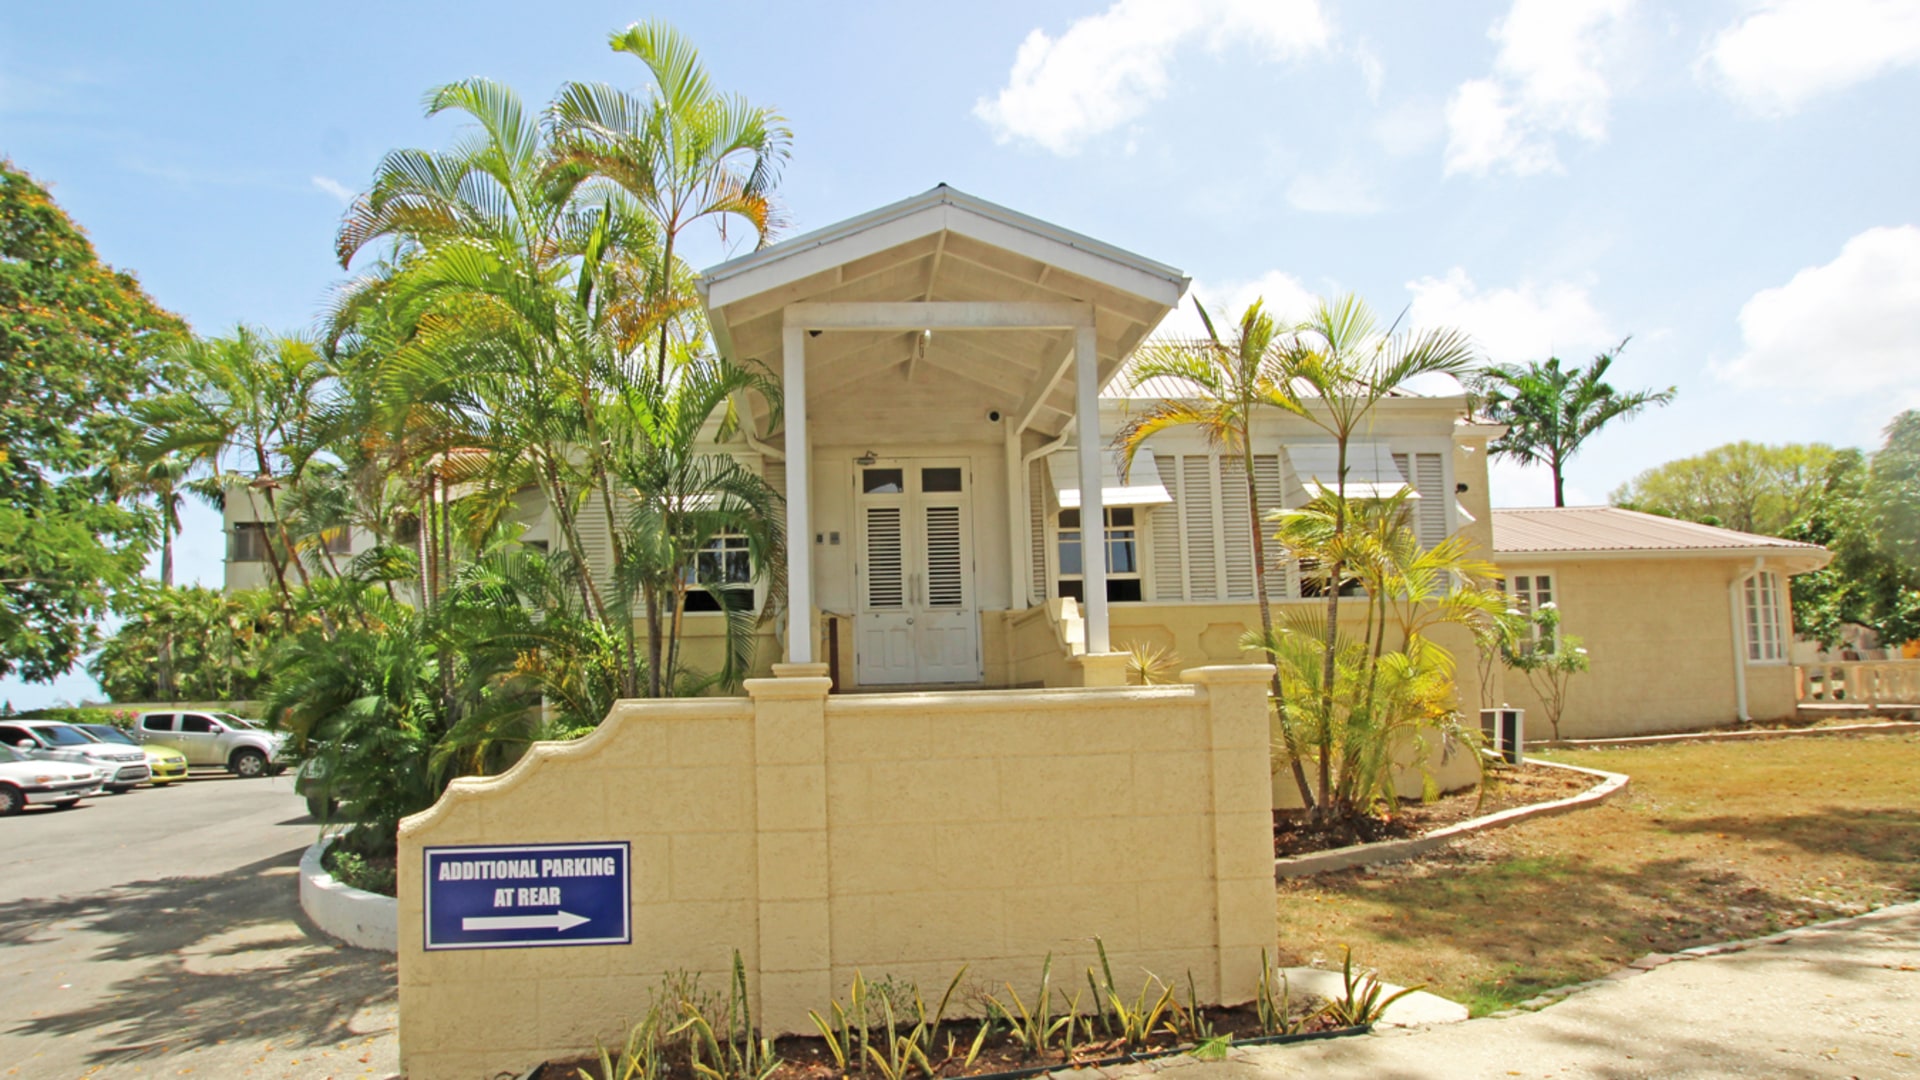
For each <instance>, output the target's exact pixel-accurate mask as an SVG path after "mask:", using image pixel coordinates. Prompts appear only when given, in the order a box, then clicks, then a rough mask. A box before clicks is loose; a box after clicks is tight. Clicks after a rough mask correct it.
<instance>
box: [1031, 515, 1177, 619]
mask: <svg viewBox="0 0 1920 1080" xmlns="http://www.w3.org/2000/svg"><path fill="white" fill-rule="evenodd" d="M1101 509H1102V510H1103V511H1104V513H1105V516H1106V519H1107V532H1106V542H1107V556H1108V557H1107V562H1108V570H1107V603H1109V604H1143V603H1147V602H1148V598H1149V596H1150V595H1151V592H1150V590H1151V588H1152V583H1151V582H1150V581H1148V579H1147V564H1148V552H1147V536H1148V534H1149V533H1150V532H1151V530H1149V529H1147V528H1146V527H1145V522H1144V521H1143V520H1142V518H1144V517H1145V516H1146V512H1147V511H1146V510H1145V509H1144V508H1142V507H1138V506H1107V507H1102V508H1101ZM1080 512H1081V508H1080V507H1075V506H1067V507H1061V508H1059V509H1057V510H1055V511H1054V512H1053V514H1052V515H1051V518H1050V520H1049V522H1048V529H1049V531H1050V532H1051V533H1052V536H1051V537H1050V538H1049V539H1050V540H1051V543H1050V544H1048V546H1047V554H1048V557H1049V558H1050V559H1051V560H1052V562H1053V570H1054V574H1053V595H1054V596H1055V597H1056V598H1058V597H1072V599H1073V600H1074V602H1075V603H1078V604H1084V603H1086V572H1085V566H1086V561H1085V560H1086V553H1085V550H1084V549H1085V544H1084V542H1083V541H1082V540H1081V539H1080V536H1081V535H1082V534H1081V529H1080V523H1079V517H1080ZM1116 513H1126V514H1129V515H1131V520H1130V521H1129V522H1128V523H1127V524H1126V525H1116V524H1115V523H1114V520H1113V516H1114V514H1116ZM1068 514H1072V515H1073V516H1074V523H1073V524H1072V525H1068V524H1066V517H1067V515H1068ZM1120 533H1125V534H1126V537H1127V538H1126V539H1124V540H1120V541H1118V542H1119V543H1124V544H1129V545H1131V547H1132V549H1133V569H1132V570H1130V571H1126V572H1116V571H1115V570H1113V569H1112V562H1113V558H1112V552H1113V547H1114V544H1115V543H1116V540H1115V537H1116V535H1117V534H1120ZM1069 534H1071V535H1073V536H1074V539H1073V540H1072V541H1071V543H1073V545H1074V546H1075V547H1078V548H1081V549H1082V551H1081V567H1082V569H1081V571H1080V572H1079V573H1071V574H1070V573H1068V572H1067V569H1066V558H1065V551H1064V549H1065V547H1066V545H1067V544H1068V543H1069V541H1068V540H1067V536H1068V535H1069ZM1120 581H1134V582H1138V583H1139V589H1140V595H1139V596H1137V597H1134V598H1131V599H1122V598H1117V597H1115V596H1114V595H1113V586H1114V583H1115V582H1120ZM1070 582H1072V583H1077V588H1076V589H1075V590H1074V592H1068V591H1067V589H1066V586H1067V585H1068V583H1070ZM1075 593H1077V594H1078V595H1075Z"/></svg>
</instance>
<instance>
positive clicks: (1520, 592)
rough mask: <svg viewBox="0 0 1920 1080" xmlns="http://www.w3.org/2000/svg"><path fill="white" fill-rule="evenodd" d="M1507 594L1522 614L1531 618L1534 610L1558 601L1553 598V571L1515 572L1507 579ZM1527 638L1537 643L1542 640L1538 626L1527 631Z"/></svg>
mask: <svg viewBox="0 0 1920 1080" xmlns="http://www.w3.org/2000/svg"><path fill="white" fill-rule="evenodd" d="M1507 596H1508V597H1509V598H1511V599H1512V601H1513V606H1514V607H1515V608H1518V609H1519V611H1520V614H1522V615H1525V616H1526V617H1527V618H1529V619H1531V618H1533V613H1534V612H1536V611H1538V610H1540V609H1541V608H1543V607H1545V606H1546V605H1548V604H1552V603H1555V602H1556V601H1555V600H1554V598H1553V596H1554V594H1553V575H1552V574H1551V573H1546V574H1515V575H1514V576H1512V577H1510V578H1508V579H1507ZM1527 640H1528V641H1530V642H1536V643H1537V642H1538V641H1539V640H1540V628H1539V627H1538V626H1535V627H1532V628H1530V629H1529V630H1528V631H1527Z"/></svg>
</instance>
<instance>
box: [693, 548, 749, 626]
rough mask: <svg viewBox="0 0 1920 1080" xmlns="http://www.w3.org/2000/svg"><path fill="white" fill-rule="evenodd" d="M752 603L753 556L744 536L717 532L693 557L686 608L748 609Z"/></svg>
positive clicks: (708, 609) (707, 609)
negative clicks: (749, 553)
mask: <svg viewBox="0 0 1920 1080" xmlns="http://www.w3.org/2000/svg"><path fill="white" fill-rule="evenodd" d="M753 606H754V590H753V560H752V559H751V558H750V557H749V556H748V553H747V538H746V537H745V536H742V535H740V534H739V533H721V534H720V535H719V536H716V537H714V538H713V539H712V540H709V541H707V546H706V547H705V548H704V549H702V550H701V552H700V554H699V555H697V556H695V558H694V566H693V573H692V576H691V577H690V578H689V580H688V581H687V607H686V609H687V610H688V611H723V610H726V609H727V608H733V609H735V610H752V608H753Z"/></svg>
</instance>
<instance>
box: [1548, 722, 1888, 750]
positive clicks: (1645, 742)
mask: <svg viewBox="0 0 1920 1080" xmlns="http://www.w3.org/2000/svg"><path fill="white" fill-rule="evenodd" d="M1909 731H1920V720H1889V721H1885V722H1883V723H1878V724H1841V725H1837V726H1835V727H1824V728H1766V729H1761V730H1757V731H1683V732H1677V733H1675V734H1672V735H1632V736H1628V737H1626V738H1620V739H1561V740H1560V741H1559V742H1543V743H1534V744H1532V745H1531V746H1529V747H1528V749H1541V750H1608V749H1612V748H1614V747H1618V746H1674V745H1677V744H1680V743H1697V742H1746V741H1749V740H1753V739H1760V740H1765V739H1807V738H1817V737H1819V736H1823V735H1900V734H1904V733H1906V732H1909Z"/></svg>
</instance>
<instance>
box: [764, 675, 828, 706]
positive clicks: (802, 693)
mask: <svg viewBox="0 0 1920 1080" xmlns="http://www.w3.org/2000/svg"><path fill="white" fill-rule="evenodd" d="M742 685H743V686H745V687H746V691H747V696H748V697H750V698H752V699H753V700H755V701H787V700H798V699H805V698H822V699H824V698H825V697H826V696H827V693H828V692H829V691H831V690H832V689H833V680H832V679H829V678H826V677H825V676H820V677H812V676H808V677H804V678H773V679H748V680H747V681H746V682H745V683H743V684H742Z"/></svg>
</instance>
